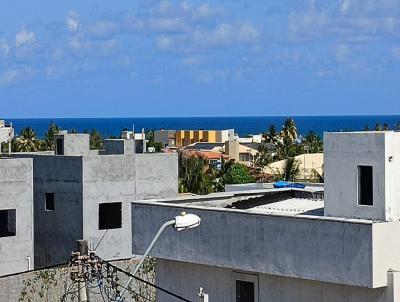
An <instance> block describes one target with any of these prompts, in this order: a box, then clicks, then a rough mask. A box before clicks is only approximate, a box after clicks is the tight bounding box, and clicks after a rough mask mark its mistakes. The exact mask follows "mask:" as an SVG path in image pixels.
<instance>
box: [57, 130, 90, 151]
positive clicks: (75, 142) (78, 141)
mask: <svg viewBox="0 0 400 302" xmlns="http://www.w3.org/2000/svg"><path fill="white" fill-rule="evenodd" d="M57 139H63V141H64V155H66V156H83V155H88V154H89V149H90V148H89V141H90V136H89V134H57V135H55V136H54V145H55V146H56V148H57V144H56V140H57Z"/></svg>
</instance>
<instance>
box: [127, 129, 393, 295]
mask: <svg viewBox="0 0 400 302" xmlns="http://www.w3.org/2000/svg"><path fill="white" fill-rule="evenodd" d="M324 150H325V191H324V197H323V198H322V196H323V194H322V192H321V189H318V188H317V187H306V189H304V190H301V189H268V188H267V189H262V190H255V191H246V192H232V193H220V194H213V195H209V196H206V197H190V198H187V197H186V198H183V197H181V198H172V199H162V200H153V201H136V202H133V203H132V215H133V217H132V243H133V246H132V248H133V252H134V253H138V254H140V253H143V252H144V250H145V249H146V248H147V246H148V244H149V243H150V241H151V239H152V237H153V236H154V234H155V233H156V231H157V229H158V228H159V227H160V226H161V225H162V224H163V223H164V222H165V221H168V220H170V219H171V218H173V217H174V216H176V215H178V214H179V213H181V212H182V211H186V212H187V213H193V214H196V215H198V216H200V217H201V219H202V221H201V225H200V227H198V228H195V229H193V230H190V231H186V232H182V233H178V232H175V231H174V230H173V229H172V228H171V229H169V230H166V231H165V233H164V234H163V235H162V236H161V238H160V240H159V241H158V242H157V244H156V246H155V247H154V249H153V253H152V255H153V256H155V257H157V258H158V259H157V267H156V278H157V285H159V286H161V287H163V288H166V289H168V290H170V291H172V292H174V293H179V295H181V296H183V297H184V298H186V299H189V300H193V301H196V299H197V298H198V296H197V293H198V292H199V288H203V291H204V292H205V293H206V294H208V295H209V301H219V302H225V301H226V302H228V301H229V302H230V301H236V302H261V301H271V302H292V301H297V302H302V301H304V302H337V301H347V302H353V301H354V302H359V301H363V302H378V301H379V302H394V301H398V300H399V299H400V273H399V271H400V257H399V253H398V251H399V250H400V215H399V208H400V182H399V179H400V133H398V132H397V133H395V132H358V133H327V134H325V137H324ZM157 300H158V301H162V302H169V301H174V300H173V299H172V298H171V297H170V296H168V295H166V294H164V293H162V292H158V295H157Z"/></svg>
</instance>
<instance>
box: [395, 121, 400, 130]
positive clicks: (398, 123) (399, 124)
mask: <svg viewBox="0 0 400 302" xmlns="http://www.w3.org/2000/svg"><path fill="white" fill-rule="evenodd" d="M395 127H396V130H400V121H398V122H397V123H396V126H395Z"/></svg>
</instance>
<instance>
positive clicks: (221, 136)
mask: <svg viewBox="0 0 400 302" xmlns="http://www.w3.org/2000/svg"><path fill="white" fill-rule="evenodd" d="M233 136H234V130H233V129H230V130H177V131H176V135H175V144H176V146H177V147H185V146H187V145H190V144H193V143H199V142H203V143H219V142H222V143H224V142H225V141H227V140H229V139H231V138H233Z"/></svg>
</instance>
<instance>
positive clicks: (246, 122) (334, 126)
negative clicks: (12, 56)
mask: <svg viewBox="0 0 400 302" xmlns="http://www.w3.org/2000/svg"><path fill="white" fill-rule="evenodd" d="M286 118H288V117H287V116H242V117H239V116H238V117H155V118H153V117H151V118H136V117H133V118H38V119H31V118H24V119H6V121H7V123H8V122H12V123H13V126H14V127H15V129H16V132H17V133H18V132H19V131H20V130H21V129H22V128H24V127H27V126H30V127H32V128H33V129H34V130H35V131H36V134H37V135H38V136H39V137H42V136H43V135H44V133H45V132H46V130H47V128H48V126H49V124H50V123H51V122H52V121H53V122H55V123H56V124H57V125H58V126H60V127H61V128H62V129H64V130H71V129H77V130H78V131H79V132H83V131H84V130H85V129H88V130H91V129H97V130H99V132H100V133H101V134H102V135H103V137H108V136H110V135H113V136H117V135H119V134H120V133H121V131H122V129H124V128H128V129H132V127H133V126H134V127H135V131H136V132H140V131H141V129H142V128H145V129H231V128H233V129H235V132H236V133H238V134H239V135H240V136H246V135H248V134H257V133H262V132H265V131H266V129H267V128H269V126H270V125H271V124H275V126H276V127H277V128H280V127H281V126H282V125H283V122H284V120H285V119H286ZM291 118H293V119H294V120H295V122H296V124H297V128H298V131H299V133H300V134H302V135H305V134H307V133H308V132H309V131H311V130H312V131H314V132H316V133H317V134H319V135H322V134H323V132H324V131H357V130H363V129H364V128H365V126H369V128H370V129H373V128H374V127H375V124H376V123H381V124H382V125H383V124H384V123H387V124H388V125H389V127H390V128H391V129H394V128H395V124H396V123H397V122H399V121H400V115H390V116H389V115H376V116H291Z"/></svg>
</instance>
